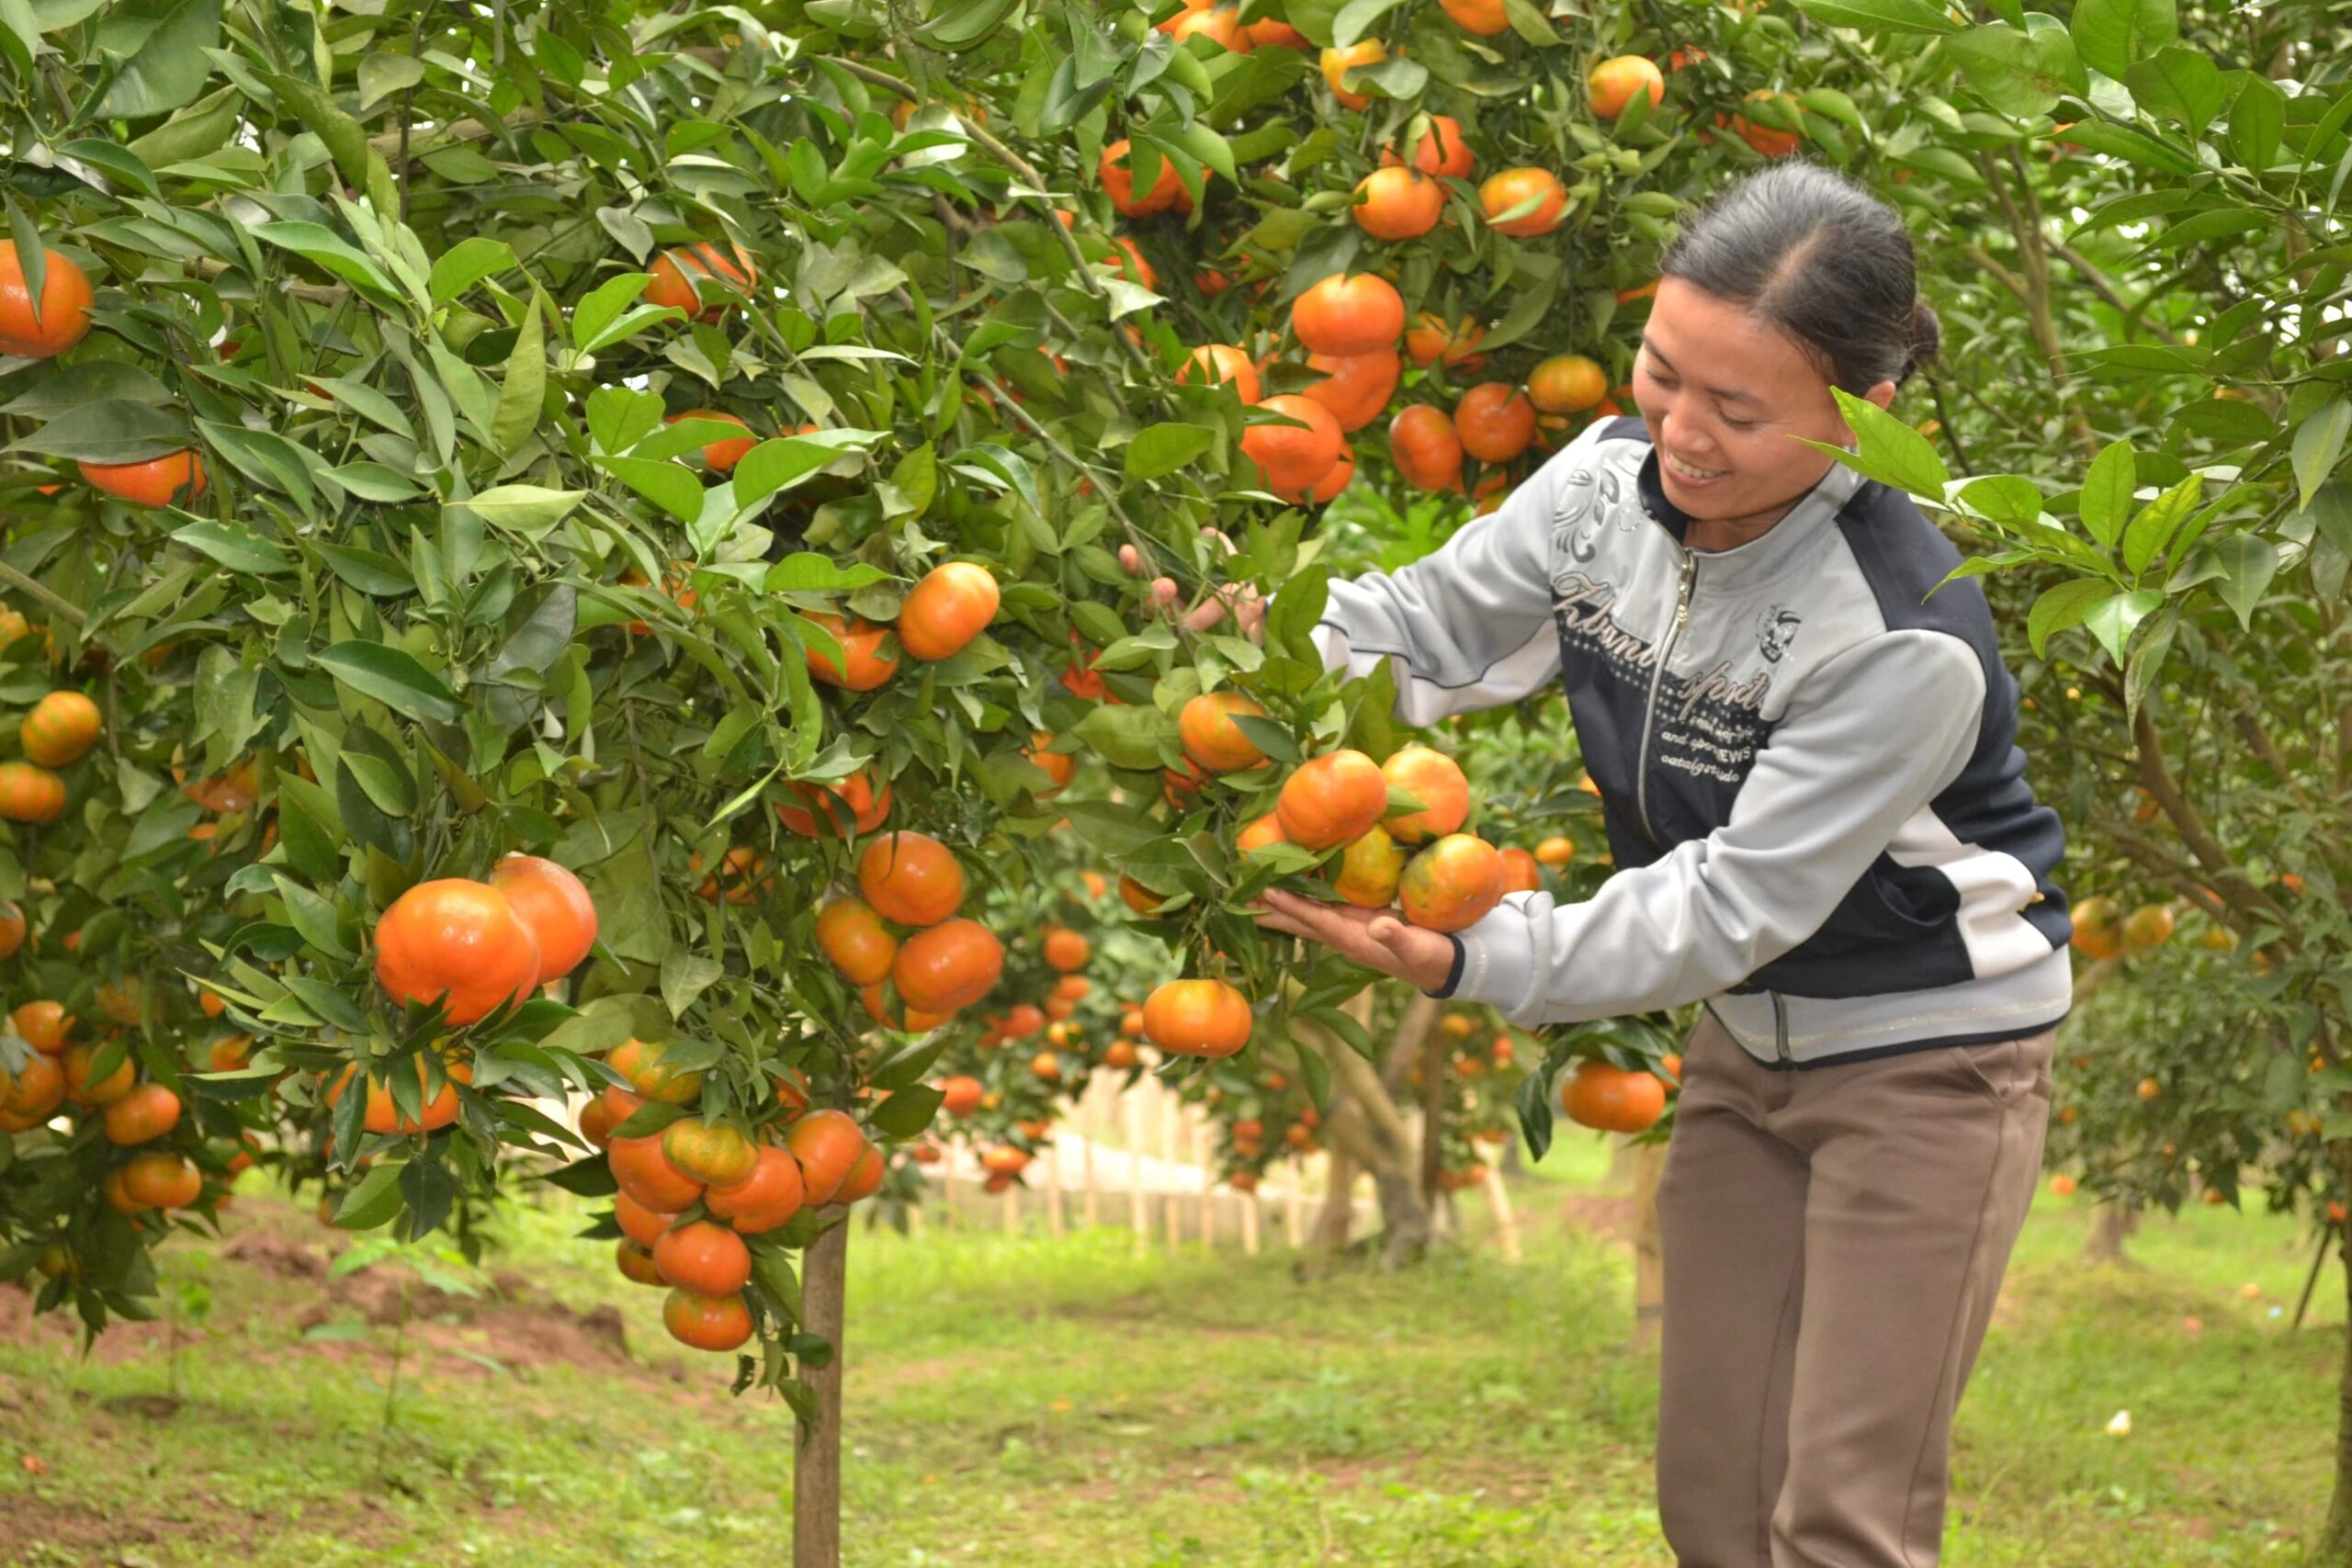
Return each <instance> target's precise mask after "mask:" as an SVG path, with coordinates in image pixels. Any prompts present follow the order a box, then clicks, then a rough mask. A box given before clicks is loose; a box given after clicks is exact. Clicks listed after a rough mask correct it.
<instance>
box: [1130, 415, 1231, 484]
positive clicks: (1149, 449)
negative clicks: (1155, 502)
mask: <svg viewBox="0 0 2352 1568" xmlns="http://www.w3.org/2000/svg"><path fill="white" fill-rule="evenodd" d="M1216 434H1217V433H1216V431H1214V430H1211V429H1209V428H1208V427H1206V426H1205V425H1199V424H1149V425H1146V426H1145V427H1144V428H1143V429H1142V430H1141V431H1140V432H1138V433H1137V434H1136V438H1135V439H1134V440H1133V441H1131V442H1129V443H1128V444H1127V459H1126V473H1127V478H1129V479H1159V477H1160V476H1162V475H1163V474H1172V473H1174V472H1175V471H1176V470H1177V469H1179V468H1182V467H1183V466H1184V465H1185V464H1187V463H1189V462H1191V461H1192V460H1193V458H1195V457H1199V456H1200V455H1201V454H1202V453H1204V452H1206V451H1207V450H1208V449H1209V448H1210V447H1211V446H1215V445H1216Z"/></svg>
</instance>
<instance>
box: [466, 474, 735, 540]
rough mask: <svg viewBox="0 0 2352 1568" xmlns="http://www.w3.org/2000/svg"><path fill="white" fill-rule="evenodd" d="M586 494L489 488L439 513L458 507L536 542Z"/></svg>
mask: <svg viewBox="0 0 2352 1568" xmlns="http://www.w3.org/2000/svg"><path fill="white" fill-rule="evenodd" d="M681 471H683V470H681ZM686 477H687V479H689V480H692V479H693V478H694V476H693V475H691V474H689V475H687V476H686ZM696 488H697V489H699V488H700V487H696ZM587 494H588V492H587V491H584V490H548V489H546V488H545V487H543V486H540V485H493V486H492V487H491V488H490V489H489V490H486V491H482V492H481V494H480V495H477V496H471V497H469V498H468V499H466V500H464V501H452V502H447V504H445V505H444V506H443V507H442V511H443V512H444V513H447V511H448V510H449V509H450V508H451V507H458V506H462V507H464V508H465V509H466V510H467V511H469V512H470V513H473V514H474V515H475V516H477V517H479V518H481V520H482V521H483V522H485V523H492V524H495V525H498V526H499V527H501V528H506V529H511V530H512V531H514V532H515V533H517V534H521V535H524V536H526V537H528V538H532V539H539V538H544V537H545V536H546V535H547V532H548V529H550V528H553V527H554V526H555V525H557V524H558V523H560V522H562V521H563V519H564V518H566V517H568V516H570V515H571V509H572V508H573V507H575V506H578V505H579V504H580V503H581V502H582V500H584V499H586V497H587Z"/></svg>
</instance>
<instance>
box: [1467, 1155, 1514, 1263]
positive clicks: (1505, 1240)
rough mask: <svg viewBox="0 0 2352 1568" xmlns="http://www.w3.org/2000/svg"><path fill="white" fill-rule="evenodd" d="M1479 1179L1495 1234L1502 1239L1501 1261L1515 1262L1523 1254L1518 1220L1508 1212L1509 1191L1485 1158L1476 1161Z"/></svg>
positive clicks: (1500, 1173) (1499, 1174)
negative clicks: (1491, 1214)
mask: <svg viewBox="0 0 2352 1568" xmlns="http://www.w3.org/2000/svg"><path fill="white" fill-rule="evenodd" d="M1478 1170H1479V1181H1480V1183H1481V1184H1482V1185H1483V1186H1485V1188H1486V1190H1487V1208H1488V1209H1490V1210H1492V1211H1493V1212H1494V1216H1495V1234H1496V1235H1497V1236H1498V1237H1499V1238H1500V1239H1501V1241H1502V1247H1503V1261H1504V1262H1506V1263H1517V1262H1519V1261H1520V1260H1521V1258H1522V1257H1523V1256H1524V1255H1523V1254H1522V1253H1521V1251H1520V1247H1519V1221H1518V1219H1517V1218H1516V1217H1515V1216H1513V1215H1512V1213H1511V1212H1510V1192H1509V1191H1508V1190H1505V1188H1504V1187H1503V1177H1502V1172H1500V1171H1498V1170H1497V1169H1496V1168H1494V1167H1493V1166H1491V1165H1488V1164H1487V1162H1486V1161H1485V1160H1480V1161H1479V1162H1478Z"/></svg>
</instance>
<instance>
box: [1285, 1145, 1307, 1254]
mask: <svg viewBox="0 0 2352 1568" xmlns="http://www.w3.org/2000/svg"><path fill="white" fill-rule="evenodd" d="M1283 1235H1285V1236H1286V1237H1287V1238H1288V1239H1289V1241H1290V1249H1291V1250H1292V1251H1293V1252H1296V1251H1297V1250H1298V1249H1299V1248H1300V1247H1305V1246H1306V1161H1305V1160H1303V1159H1301V1158H1299V1157H1298V1156H1296V1155H1293V1156H1290V1191H1289V1192H1288V1193H1286V1194H1284V1196H1283Z"/></svg>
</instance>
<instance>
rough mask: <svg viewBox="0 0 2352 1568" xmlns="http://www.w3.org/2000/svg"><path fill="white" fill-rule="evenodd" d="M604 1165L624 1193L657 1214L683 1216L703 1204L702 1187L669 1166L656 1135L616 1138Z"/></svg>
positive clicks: (691, 1178) (659, 1139) (606, 1153)
mask: <svg viewBox="0 0 2352 1568" xmlns="http://www.w3.org/2000/svg"><path fill="white" fill-rule="evenodd" d="M605 1165H606V1166H608V1167H610V1168H611V1170H612V1173H613V1179H614V1181H616V1182H617V1183H618V1184H619V1186H620V1190H622V1191H623V1192H624V1193H626V1194H628V1196H629V1197H631V1198H634V1199H635V1200H637V1201H639V1203H642V1204H644V1205H645V1207H647V1208H648V1209H650V1210H652V1211H653V1212H654V1213H657V1214H678V1213H684V1212H685V1211H686V1210H688V1209H690V1208H692V1207H694V1205H695V1204H696V1203H698V1202H700V1201H702V1194H703V1184H702V1183H701V1182H699V1181H696V1180H695V1179H694V1178H693V1177H691V1176H688V1175H687V1174H686V1173H685V1172H684V1171H682V1170H680V1169H679V1168H677V1167H676V1166H674V1165H672V1164H671V1163H670V1159H669V1156H666V1155H664V1154H663V1153H662V1140H661V1138H660V1136H658V1135H656V1136H653V1137H650V1138H615V1139H614V1140H613V1141H612V1144H611V1145H610V1146H609V1147H607V1148H606V1149H605ZM649 1245H650V1244H649Z"/></svg>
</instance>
